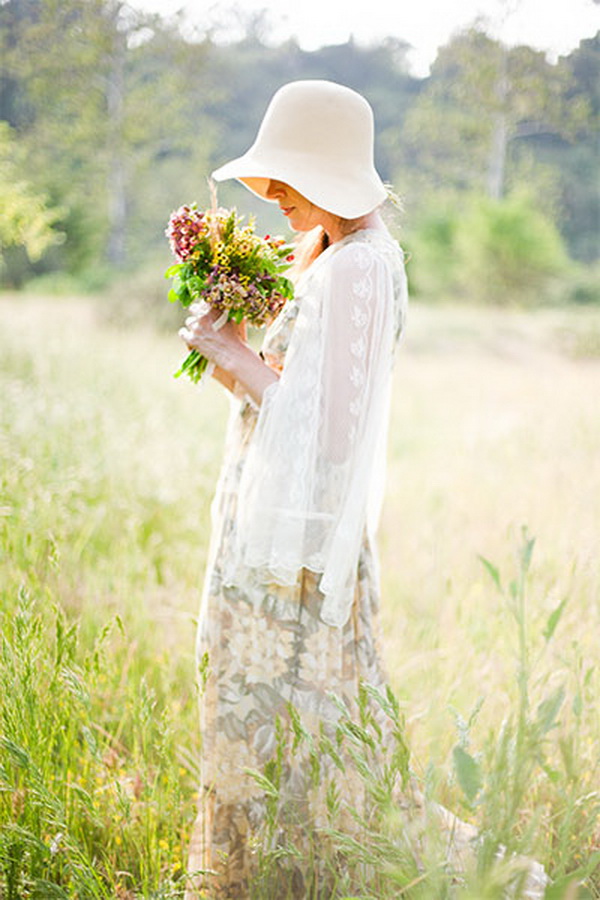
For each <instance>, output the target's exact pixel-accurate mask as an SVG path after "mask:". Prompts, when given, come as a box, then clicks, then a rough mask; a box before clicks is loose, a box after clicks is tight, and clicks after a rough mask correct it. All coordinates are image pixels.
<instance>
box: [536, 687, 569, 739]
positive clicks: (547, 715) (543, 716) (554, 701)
mask: <svg viewBox="0 0 600 900" xmlns="http://www.w3.org/2000/svg"><path fill="white" fill-rule="evenodd" d="M564 699H565V688H564V685H562V684H561V686H560V687H559V688H558V690H556V691H555V692H554V693H553V694H552V696H550V697H548V699H547V700H543V701H542V703H540V705H539V706H538V708H537V725H538V728H539V730H540V734H546V733H547V732H548V731H550V729H551V728H554V726H555V725H556V717H557V715H558V712H559V710H560V708H561V706H562V704H563V701H564Z"/></svg>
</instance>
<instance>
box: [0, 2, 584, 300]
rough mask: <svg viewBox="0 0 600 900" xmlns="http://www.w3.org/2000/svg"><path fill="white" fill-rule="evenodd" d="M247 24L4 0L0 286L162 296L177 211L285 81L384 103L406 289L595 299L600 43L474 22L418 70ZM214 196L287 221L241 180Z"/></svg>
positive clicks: (380, 48)
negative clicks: (201, 29)
mask: <svg viewBox="0 0 600 900" xmlns="http://www.w3.org/2000/svg"><path fill="white" fill-rule="evenodd" d="M239 15H242V14H239ZM244 26H245V27H244V35H245V36H244V38H243V39H241V40H237V41H235V42H231V43H223V42H222V41H219V42H218V41H216V40H214V39H213V37H212V36H211V33H210V32H207V33H206V34H204V35H202V36H200V37H198V36H196V37H194V38H192V37H190V36H189V35H187V36H186V34H185V33H184V32H183V30H182V29H181V28H180V27H178V24H177V20H168V21H167V20H165V19H163V18H161V17H160V16H157V15H148V14H146V13H142V12H139V11H136V10H134V9H133V8H132V7H130V6H129V5H128V4H126V3H124V2H121V0H4V2H2V3H0V53H1V60H2V62H1V64H0V252H1V261H0V284H1V285H2V286H3V287H5V288H13V289H14V288H19V287H22V286H24V285H29V286H32V282H33V286H36V285H37V287H38V288H39V289H40V290H42V289H43V290H44V291H49V290H52V289H55V290H63V291H64V290H76V291H81V290H86V289H87V290H93V289H98V288H103V287H106V286H107V285H109V284H113V285H114V284H115V283H116V285H117V289H116V290H117V293H118V294H120V295H121V296H123V293H124V291H126V292H128V293H129V294H130V295H133V294H135V292H136V290H137V292H138V293H139V294H140V299H141V300H143V299H144V298H147V299H149V300H151V299H152V297H153V296H155V297H156V298H157V299H158V297H161V302H163V300H164V283H163V282H162V279H161V273H162V269H163V268H164V266H165V265H166V264H167V263H168V261H169V260H168V249H167V247H166V242H165V239H164V227H165V223H166V220H167V219H168V216H169V213H170V212H171V210H172V209H173V208H174V207H176V206H178V205H180V204H181V203H183V202H190V201H191V200H194V199H195V200H197V201H198V202H199V203H200V204H204V203H207V202H208V187H207V180H206V177H207V174H208V173H209V172H210V171H211V169H212V168H213V167H214V166H216V165H217V164H219V163H221V162H223V161H224V159H227V158H230V157H232V156H233V155H235V154H237V153H238V152H242V151H243V150H245V149H246V148H247V147H248V146H249V144H250V143H251V141H252V139H253V137H254V134H255V130H256V127H257V123H258V122H259V121H260V119H261V117H262V114H263V112H264V109H265V107H266V104H267V103H268V100H269V98H270V97H271V95H272V94H273V92H274V91H275V90H276V89H277V88H278V87H279V86H280V85H281V84H283V83H285V82H286V81H289V80H292V79H296V78H317V77H318V78H329V79H333V80H336V81H340V82H343V83H345V84H348V85H349V86H351V87H353V88H356V89H357V90H359V91H360V92H361V93H363V94H364V95H365V96H366V97H367V98H368V99H369V100H370V102H371V104H372V106H373V108H374V111H375V117H376V123H377V132H378V146H377V160H376V161H377V165H378V168H379V171H380V173H381V175H382V177H383V178H384V180H386V181H389V182H390V183H391V184H393V185H394V188H395V190H396V192H397V193H398V194H399V195H400V196H401V197H402V200H403V207H404V208H403V210H402V212H401V213H398V214H396V212H394V214H393V217H392V219H393V221H392V223H391V224H392V227H393V228H394V229H395V230H396V233H397V235H398V237H399V239H400V240H401V242H402V244H403V246H404V247H405V248H406V249H407V250H408V252H409V253H410V262H409V276H410V280H411V287H412V293H413V296H416V297H421V298H423V299H425V300H429V301H438V302H439V301H444V300H453V301H456V300H461V301H468V302H477V303H489V304H495V305H520V306H522V305H538V304H540V303H544V304H553V305H556V304H565V303H578V304H582V303H586V304H590V303H600V288H599V287H598V284H599V282H600V279H599V278H598V275H599V274H600V271H599V257H600V226H599V220H600V196H599V195H600V187H599V178H598V171H599V167H598V163H599V158H598V157H599V146H598V117H599V111H600V34H599V35H596V37H595V38H592V39H588V40H583V41H581V43H580V45H579V47H578V48H577V49H575V50H573V51H572V52H571V53H570V54H569V55H567V56H564V57H561V58H560V59H559V60H558V61H557V62H556V63H551V62H549V61H548V59H547V58H546V57H545V55H544V54H543V53H541V52H538V51H535V50H533V49H531V48H530V47H527V46H518V47H513V48H508V47H506V46H504V45H502V44H501V43H499V42H498V41H496V40H494V39H492V38H490V37H488V36H487V35H486V34H484V33H483V32H482V31H480V30H477V29H476V28H473V29H470V30H466V31H463V32H461V33H459V34H457V35H455V36H454V37H453V38H452V39H451V40H450V41H449V42H448V43H447V44H446V45H445V46H443V47H441V48H440V50H439V52H438V56H437V59H436V60H435V62H434V64H433V66H432V68H431V73H430V75H429V76H427V77H423V78H417V77H414V76H413V75H411V73H410V70H409V67H408V63H407V52H408V49H409V48H408V45H407V44H405V43H404V42H403V41H401V40H398V39H395V38H390V39H387V40H385V41H383V42H381V43H378V44H375V45H361V44H358V43H356V42H354V41H349V42H347V43H345V44H341V45H335V46H326V47H322V48H320V49H318V50H314V51H310V52H309V51H305V50H303V49H301V48H300V47H299V46H298V44H297V43H296V42H295V41H293V40H291V41H287V42H285V43H284V44H278V45H274V44H273V42H272V41H270V40H269V20H268V15H267V13H266V12H263V13H260V14H251V15H249V16H247V17H246V19H245V21H244ZM219 199H220V201H221V202H222V203H223V204H226V205H229V204H235V205H236V206H237V207H238V209H239V210H240V212H242V213H244V214H249V213H252V212H257V213H259V214H260V223H261V226H264V227H268V228H269V229H272V228H276V229H277V228H281V221H280V220H279V217H278V216H277V215H276V211H275V210H273V209H271V208H270V207H267V206H265V205H264V204H262V203H260V202H257V201H255V200H254V199H253V198H252V197H251V196H250V195H249V194H248V193H247V192H246V191H244V190H243V189H241V188H239V187H238V186H236V185H229V184H227V185H224V186H223V187H220V188H219ZM123 285H126V288H123V287H122V286H123ZM142 294H143V297H142ZM144 302H145V301H144Z"/></svg>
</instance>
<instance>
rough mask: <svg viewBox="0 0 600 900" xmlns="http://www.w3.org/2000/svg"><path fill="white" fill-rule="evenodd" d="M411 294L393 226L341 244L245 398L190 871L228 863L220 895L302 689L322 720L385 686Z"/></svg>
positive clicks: (236, 405)
mask: <svg viewBox="0 0 600 900" xmlns="http://www.w3.org/2000/svg"><path fill="white" fill-rule="evenodd" d="M406 300H407V292H406V280H405V274H404V266H403V256H402V251H401V250H400V248H399V247H398V245H397V244H396V243H395V242H394V241H393V240H392V239H391V237H390V236H389V234H388V233H387V231H380V230H374V229H365V230H362V231H359V232H355V233H353V234H352V235H350V236H348V237H346V238H344V239H343V240H341V241H339V242H337V243H334V244H332V245H331V246H330V247H328V248H327V249H326V250H325V251H324V252H323V253H322V254H321V255H320V256H319V257H317V259H316V260H315V261H314V262H313V263H312V265H311V266H310V267H309V269H307V270H306V272H304V273H303V274H302V276H301V277H300V279H299V282H298V284H297V287H296V294H295V298H294V300H293V301H290V302H289V303H288V304H287V306H286V307H285V308H284V310H283V311H282V313H281V314H280V315H279V316H278V318H277V320H276V321H275V322H274V323H273V324H272V325H271V327H270V329H269V330H268V331H267V334H266V336H265V340H264V343H263V348H262V352H263V354H264V357H265V359H266V360H267V362H268V363H269V364H270V365H271V366H272V367H274V368H275V369H278V370H279V371H280V372H281V377H280V380H279V382H278V383H276V384H275V385H272V386H271V387H270V388H268V389H267V391H266V392H265V397H264V400H263V403H262V405H261V408H260V410H258V409H257V408H256V407H255V406H254V404H253V403H252V402H251V401H250V400H248V399H247V398H243V399H241V400H234V401H233V405H232V413H231V417H230V422H229V426H228V433H227V441H226V457H225V461H224V464H223V468H222V471H221V475H220V478H219V482H218V486H217V491H216V495H215V498H214V501H213V507H212V517H213V531H212V537H211V547H210V552H209V562H208V570H207V573H206V578H205V585H204V591H203V597H202V604H201V611H200V620H199V628H198V643H197V651H198V657H199V659H201V658H202V657H203V656H204V654H207V655H208V660H209V670H208V677H207V679H206V684H205V687H204V689H203V692H202V699H201V733H202V751H201V752H202V761H201V778H202V788H203V791H202V795H201V801H200V810H199V815H198V820H197V823H196V828H195V834H194V838H193V840H192V847H191V851H190V861H189V866H188V868H189V869H194V868H196V869H198V868H202V869H210V870H213V871H215V872H217V873H218V875H217V876H215V877H214V878H212V879H210V880H209V881H208V884H209V885H210V888H209V891H210V892H209V896H216V897H239V898H241V897H244V896H247V893H246V891H247V879H248V877H249V876H250V875H251V873H252V854H251V849H250V848H249V846H248V838H249V836H250V834H251V832H252V830H253V829H255V828H256V827H258V826H259V825H260V821H261V817H262V815H263V812H264V811H263V805H262V802H261V798H260V795H261V792H260V789H259V788H258V787H257V785H256V783H255V781H254V780H253V779H252V778H251V777H249V776H248V774H247V773H246V772H245V769H249V768H250V769H255V770H259V771H260V770H262V768H263V766H264V764H265V762H266V761H267V760H268V759H269V758H270V757H271V756H272V754H273V752H274V749H275V745H276V731H275V723H276V719H277V717H278V716H279V717H282V718H285V717H286V714H287V707H288V704H289V703H292V704H293V705H294V706H295V707H296V709H298V710H299V712H300V713H301V715H302V716H303V720H304V721H305V722H307V723H309V726H311V727H314V729H315V732H316V731H317V730H318V727H319V723H320V722H322V721H325V722H335V720H336V719H337V718H338V716H339V711H338V709H337V707H336V706H335V704H334V703H333V702H332V700H331V698H330V694H331V692H333V693H335V694H336V695H338V696H339V697H341V698H342V699H344V700H345V701H346V702H347V703H348V704H349V705H353V703H354V701H355V698H356V696H357V694H358V686H359V682H360V681H361V680H365V681H367V682H369V683H371V684H374V685H381V684H382V683H383V674H382V672H381V670H380V662H379V655H378V650H377V607H378V602H379V588H378V575H377V568H376V560H375V557H374V554H373V550H372V540H373V531H374V529H375V527H376V520H377V516H378V507H379V505H380V503H381V499H382V491H383V473H384V466H385V443H386V428H387V418H388V400H389V386H390V379H391V373H392V363H393V353H394V347H395V344H396V340H397V338H398V336H399V334H400V332H401V330H402V325H403V321H404V316H405V310H406ZM317 380H318V383H317ZM305 780H306V774H305V772H304V771H302V770H301V767H300V766H296V767H293V766H292V767H291V768H290V771H289V772H288V773H287V781H288V784H287V788H288V789H289V791H290V792H291V793H292V794H293V795H294V796H296V797H300V796H303V795H304V796H305V797H306V798H307V800H306V802H307V804H308V808H310V805H311V804H310V796H309V788H308V785H307V784H306V783H305ZM311 813H314V814H315V815H317V810H311ZM192 896H193V895H192Z"/></svg>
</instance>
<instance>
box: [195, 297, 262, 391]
mask: <svg viewBox="0 0 600 900" xmlns="http://www.w3.org/2000/svg"><path fill="white" fill-rule="evenodd" d="M189 312H190V313H191V315H189V316H188V317H187V319H186V320H185V325H184V327H183V328H180V329H179V335H180V337H181V338H182V340H184V341H185V343H186V344H187V346H188V347H189V349H190V350H197V351H198V353H200V354H201V355H202V356H205V357H206V358H207V359H208V360H210V361H211V362H212V363H214V365H215V367H216V368H215V370H214V371H213V375H214V376H215V377H216V378H217V379H218V381H220V382H221V383H222V384H223V385H224V386H225V387H226V388H228V389H229V390H231V391H232V390H234V388H235V386H236V382H237V384H238V385H239V386H240V387H241V388H242V390H243V391H245V392H246V393H247V394H249V395H250V397H252V399H253V400H254V402H255V403H256V404H257V405H259V406H260V403H261V400H262V395H263V393H264V391H265V389H266V388H267V387H268V386H269V385H270V384H272V383H273V382H274V381H278V380H279V375H277V373H276V372H274V371H273V369H271V368H270V367H269V366H268V365H266V363H265V362H264V361H263V360H262V359H261V358H260V356H259V355H258V354H257V353H255V352H254V350H252V349H251V348H250V347H249V346H248V344H247V343H246V325H245V323H244V322H242V323H241V324H240V325H238V324H236V323H235V322H225V324H224V325H222V326H221V327H220V328H217V329H216V330H215V328H213V325H214V323H215V322H216V321H217V319H219V318H220V315H219V314H218V313H216V312H215V311H214V310H212V309H210V307H208V306H207V305H206V304H203V303H192V305H191V306H190V307H189Z"/></svg>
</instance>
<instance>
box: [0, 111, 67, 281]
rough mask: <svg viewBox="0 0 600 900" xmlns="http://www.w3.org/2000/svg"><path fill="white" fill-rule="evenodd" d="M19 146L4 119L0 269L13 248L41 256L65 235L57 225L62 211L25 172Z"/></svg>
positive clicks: (0, 170)
mask: <svg viewBox="0 0 600 900" xmlns="http://www.w3.org/2000/svg"><path fill="white" fill-rule="evenodd" d="M20 163H21V160H20V154H19V148H18V145H17V143H16V141H15V138H14V135H13V134H12V133H11V129H10V127H9V126H8V125H7V124H6V123H5V122H0V273H1V268H2V266H3V263H4V261H5V256H6V253H7V251H8V250H9V248H13V247H22V248H23V249H24V250H25V251H26V253H27V255H28V256H29V258H30V259H31V260H37V259H39V258H40V257H41V256H42V254H43V253H44V252H45V251H46V250H47V249H48V247H50V246H52V244H56V243H59V242H60V241H61V240H62V238H63V237H64V235H62V234H61V233H60V232H59V231H57V230H55V228H54V226H55V224H56V221H57V220H58V218H59V215H60V211H59V210H57V209H52V208H51V207H50V206H48V204H47V199H46V198H45V197H44V196H43V195H42V194H40V193H39V192H38V191H37V190H36V189H35V187H34V185H32V184H31V182H29V181H27V180H25V179H24V178H23V175H22V167H21V164H20Z"/></svg>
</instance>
